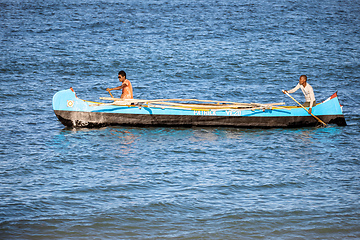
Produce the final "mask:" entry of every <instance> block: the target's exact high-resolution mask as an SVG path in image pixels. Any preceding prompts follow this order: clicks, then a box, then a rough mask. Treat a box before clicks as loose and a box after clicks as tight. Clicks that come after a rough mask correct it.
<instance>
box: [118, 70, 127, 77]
mask: <svg viewBox="0 0 360 240" xmlns="http://www.w3.org/2000/svg"><path fill="white" fill-rule="evenodd" d="M118 75H121V76H123V77H125V78H126V73H125V71H123V70H121V71H120V72H119V74H118Z"/></svg>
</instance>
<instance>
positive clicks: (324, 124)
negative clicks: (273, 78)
mask: <svg viewBox="0 0 360 240" xmlns="http://www.w3.org/2000/svg"><path fill="white" fill-rule="evenodd" d="M282 92H283V93H285V94H286V95H288V96H289V97H290V98H291V99H292V100H294V101H295V102H296V103H297V104H299V105H300V107H302V108H303V109H304V110H305V111H306V112H308V113H309V114H310V115H311V116H313V117H314V118H315V119H316V120H317V121H318V122H319V123H321V124H322V125H323V126H324V127H326V123H324V122H323V121H322V120H321V119H320V118H318V117H317V116H315V115H314V114H312V112H309V111H308V110H307V109H306V108H305V107H304V106H303V105H302V104H301V103H299V102H298V101H297V100H296V99H295V98H293V97H292V96H291V95H290V94H289V93H288V92H287V91H285V90H282Z"/></svg>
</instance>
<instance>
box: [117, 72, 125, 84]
mask: <svg viewBox="0 0 360 240" xmlns="http://www.w3.org/2000/svg"><path fill="white" fill-rule="evenodd" d="M118 78H119V81H120V82H123V81H125V79H126V73H125V71H122V70H121V71H120V72H119V73H118Z"/></svg>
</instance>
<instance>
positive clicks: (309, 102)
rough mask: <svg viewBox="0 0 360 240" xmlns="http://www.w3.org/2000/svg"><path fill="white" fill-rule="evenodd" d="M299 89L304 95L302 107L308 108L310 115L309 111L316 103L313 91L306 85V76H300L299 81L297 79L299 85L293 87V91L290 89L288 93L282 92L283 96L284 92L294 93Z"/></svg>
mask: <svg viewBox="0 0 360 240" xmlns="http://www.w3.org/2000/svg"><path fill="white" fill-rule="evenodd" d="M299 88H301V91H302V92H303V93H304V96H305V103H304V104H303V106H304V107H309V111H308V112H309V113H310V114H311V109H312V107H313V106H315V105H316V101H315V95H314V90H313V88H312V87H311V86H310V84H308V83H307V77H306V75H301V76H300V79H299V83H298V84H297V85H296V87H294V88H293V89H291V90H289V91H286V90H284V94H285V93H286V92H287V93H294V92H296V91H297V90H298V89H299Z"/></svg>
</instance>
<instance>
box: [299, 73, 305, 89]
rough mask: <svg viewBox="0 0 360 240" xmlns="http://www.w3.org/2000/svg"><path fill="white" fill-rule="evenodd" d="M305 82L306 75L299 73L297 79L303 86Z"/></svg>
mask: <svg viewBox="0 0 360 240" xmlns="http://www.w3.org/2000/svg"><path fill="white" fill-rule="evenodd" d="M306 82H307V77H306V75H301V76H300V79H299V83H300V84H301V85H303V86H304V87H305V86H306Z"/></svg>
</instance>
